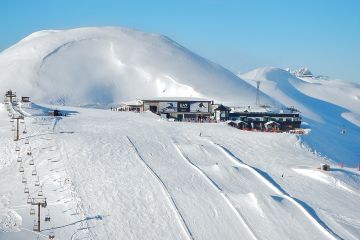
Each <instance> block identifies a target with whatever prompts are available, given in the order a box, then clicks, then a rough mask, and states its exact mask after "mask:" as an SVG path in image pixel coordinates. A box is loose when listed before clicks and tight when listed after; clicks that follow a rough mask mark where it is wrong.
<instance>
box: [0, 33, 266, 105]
mask: <svg viewBox="0 0 360 240" xmlns="http://www.w3.org/2000/svg"><path fill="white" fill-rule="evenodd" d="M0 79H1V83H0V88H1V89H3V90H4V91H5V90H6V89H16V91H17V92H18V94H23V95H28V96H31V97H32V98H33V99H34V98H35V100H38V101H42V102H50V103H56V104H68V105H69V104H70V105H108V104H112V103H120V102H122V101H127V100H131V99H136V98H142V97H173V96H177V97H204V98H209V99H213V100H217V101H221V102H224V103H231V104H243V105H246V104H250V103H252V102H253V101H254V99H255V95H256V92H255V89H254V87H252V86H251V85H250V84H248V83H246V82H245V81H243V80H242V79H239V78H238V77H237V76H236V75H235V74H233V73H232V72H230V71H228V70H227V69H225V68H223V67H221V66H220V65H218V64H215V63H213V62H210V61H208V60H206V59H204V58H202V57H200V56H198V55H197V54H195V53H193V52H191V51H189V50H187V49H186V48H184V47H182V46H181V45H179V44H178V43H176V42H174V41H172V40H171V39H169V38H168V37H165V36H162V35H159V34H153V33H145V32H140V31H137V30H133V29H127V28H119V27H101V28H96V27H90V28H77V29H70V30H46V31H40V32H36V33H33V34H31V35H30V36H28V37H26V38H24V39H23V40H21V41H20V42H18V43H17V44H15V45H14V46H12V47H11V48H9V49H7V50H5V51H3V52H2V53H0ZM263 98H266V97H265V96H263ZM267 101H268V102H271V100H270V99H269V98H267Z"/></svg>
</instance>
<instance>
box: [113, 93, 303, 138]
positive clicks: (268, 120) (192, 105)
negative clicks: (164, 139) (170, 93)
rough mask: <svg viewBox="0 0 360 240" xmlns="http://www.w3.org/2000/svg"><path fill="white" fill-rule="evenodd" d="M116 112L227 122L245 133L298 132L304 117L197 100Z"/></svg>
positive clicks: (143, 103) (128, 106) (127, 106)
mask: <svg viewBox="0 0 360 240" xmlns="http://www.w3.org/2000/svg"><path fill="white" fill-rule="evenodd" d="M112 110H115V111H132V112H143V111H151V112H153V113H155V114H157V115H160V116H161V117H162V118H164V119H173V120H176V121H188V122H227V123H228V124H229V125H231V126H233V127H235V128H238V129H242V130H259V131H272V132H274V131H276V132H280V131H290V130H294V129H299V128H300V125H301V120H302V118H301V114H300V112H299V111H298V110H297V109H295V108H293V107H290V108H281V109H279V108H272V107H269V106H266V105H261V106H259V105H257V106H254V107H253V106H247V107H228V106H224V105H222V104H214V101H213V100H209V99H205V98H194V97H156V98H146V99H141V100H140V99H138V100H135V101H130V102H124V103H122V104H121V105H120V107H118V108H112Z"/></svg>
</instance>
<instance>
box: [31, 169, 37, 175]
mask: <svg viewBox="0 0 360 240" xmlns="http://www.w3.org/2000/svg"><path fill="white" fill-rule="evenodd" d="M31 175H33V176H36V175H37V171H36V168H34V170H32V172H31Z"/></svg>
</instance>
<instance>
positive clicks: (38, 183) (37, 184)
mask: <svg viewBox="0 0 360 240" xmlns="http://www.w3.org/2000/svg"><path fill="white" fill-rule="evenodd" d="M38 186H40V180H39V177H37V179H36V181H35V187H38Z"/></svg>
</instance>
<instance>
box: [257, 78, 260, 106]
mask: <svg viewBox="0 0 360 240" xmlns="http://www.w3.org/2000/svg"><path fill="white" fill-rule="evenodd" d="M256 105H257V106H259V105H260V81H256Z"/></svg>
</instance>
